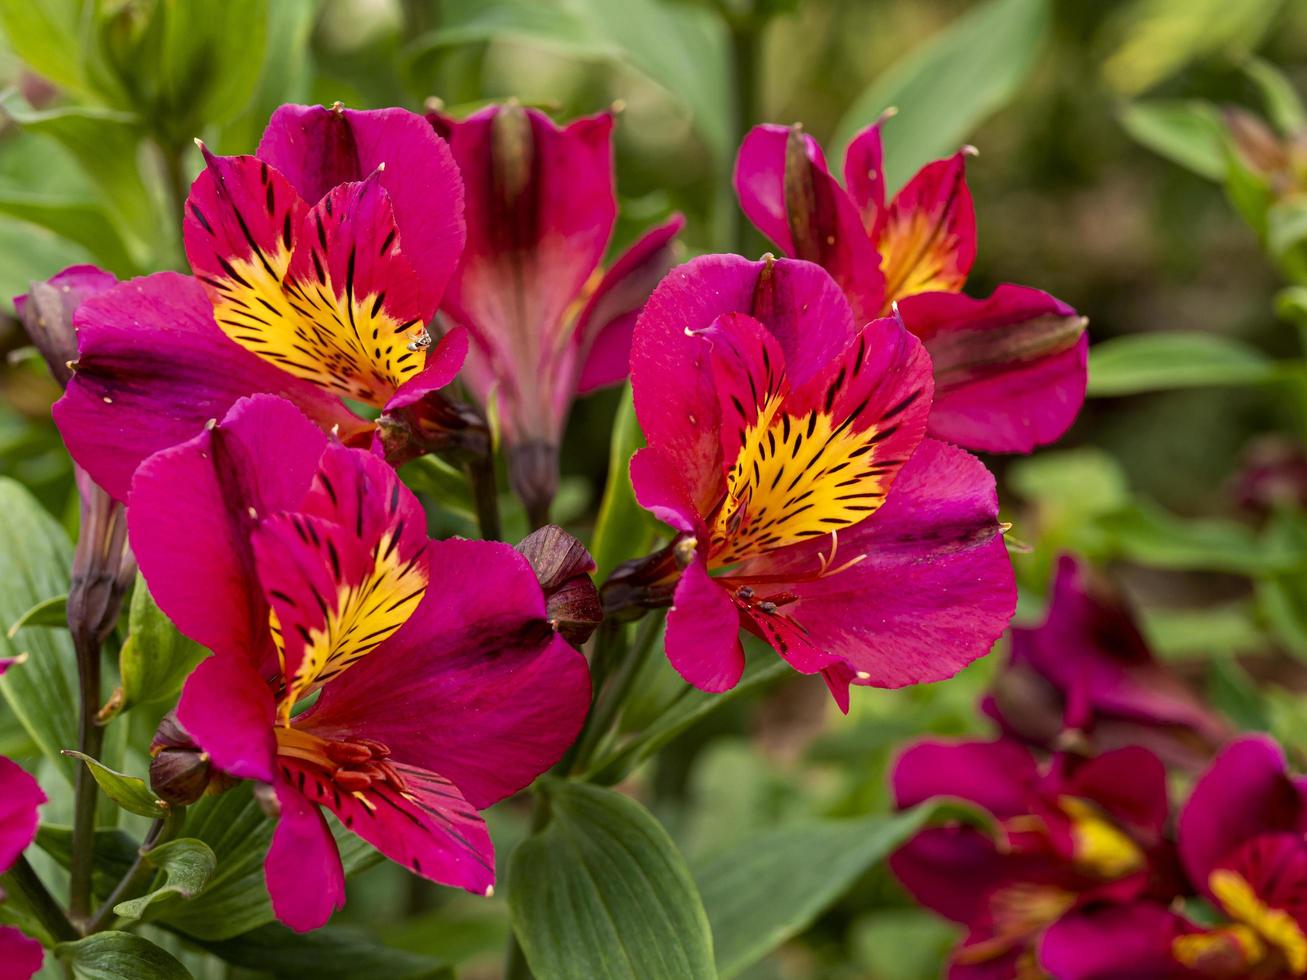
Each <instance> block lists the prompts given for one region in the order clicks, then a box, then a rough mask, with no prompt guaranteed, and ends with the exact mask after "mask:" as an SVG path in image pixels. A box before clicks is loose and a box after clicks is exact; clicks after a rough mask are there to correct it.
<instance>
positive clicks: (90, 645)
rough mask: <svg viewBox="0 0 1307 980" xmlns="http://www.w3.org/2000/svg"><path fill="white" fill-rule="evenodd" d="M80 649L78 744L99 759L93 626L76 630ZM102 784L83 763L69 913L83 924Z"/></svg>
mask: <svg viewBox="0 0 1307 980" xmlns="http://www.w3.org/2000/svg"><path fill="white" fill-rule="evenodd" d="M73 646H74V648H75V649H76V651H77V681H78V694H79V697H80V703H79V705H78V716H77V748H78V749H79V750H80V751H81V752H82V753H83V754H85V755H88V756H90V757H91V758H92V759H99V758H100V752H101V750H102V749H103V747H104V729H103V728H101V727H100V726H99V725H98V724H96V720H95V715H96V712H97V711H98V710H99V708H100V693H101V692H100V643H99V641H98V640H97V639H96V638H95V637H94V636H93V635H91V633H90V631H89V630H82V629H75V630H74V631H73ZM98 791H99V786H98V785H97V783H96V782H95V777H94V776H92V775H91V769H90V767H89V766H84V765H79V766H78V767H77V776H76V780H75V782H74V788H73V839H72V865H71V869H70V881H69V885H68V914H69V915H70V916H71V917H72V919H73V921H74V922H77V923H78V924H81V923H82V922H84V921H85V919H86V918H87V916H88V915H90V912H91V871H92V867H93V865H94V863H95V800H96V795H97V793H98Z"/></svg>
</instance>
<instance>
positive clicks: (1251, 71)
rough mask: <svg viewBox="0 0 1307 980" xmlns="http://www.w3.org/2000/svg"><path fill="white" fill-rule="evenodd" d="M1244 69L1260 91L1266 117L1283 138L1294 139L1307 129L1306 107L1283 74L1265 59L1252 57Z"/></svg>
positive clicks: (1291, 83)
mask: <svg viewBox="0 0 1307 980" xmlns="http://www.w3.org/2000/svg"><path fill="white" fill-rule="evenodd" d="M1243 69H1244V71H1245V72H1246V73H1247V75H1248V77H1249V78H1251V79H1252V80H1253V82H1254V83H1255V84H1256V85H1257V87H1258V89H1260V90H1261V93H1262V102H1263V103H1265V105H1266V114H1267V115H1268V116H1270V118H1271V122H1272V123H1273V124H1274V125H1275V128H1276V129H1278V130H1279V131H1280V133H1281V135H1283V136H1294V135H1296V134H1297V133H1298V132H1300V131H1301V130H1304V129H1307V108H1304V107H1303V104H1302V99H1301V98H1299V96H1298V92H1297V91H1296V90H1295V89H1294V87H1293V82H1291V81H1289V79H1288V77H1287V76H1286V75H1285V74H1284V72H1282V71H1280V69H1278V68H1276V67H1275V66H1274V65H1273V64H1271V63H1270V62H1269V61H1266V60H1265V59H1264V58H1249V59H1248V62H1247V63H1246V64H1245V65H1244V66H1243Z"/></svg>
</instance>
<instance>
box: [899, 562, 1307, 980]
mask: <svg viewBox="0 0 1307 980" xmlns="http://www.w3.org/2000/svg"><path fill="white" fill-rule="evenodd" d="M1085 579H1086V574H1085V570H1084V569H1082V568H1079V567H1078V566H1077V565H1076V564H1075V563H1074V562H1072V561H1071V560H1070V559H1064V560H1063V562H1062V564H1061V566H1060V569H1059V573H1058V578H1057V583H1056V586H1055V595H1054V600H1053V605H1052V608H1051V610H1050V613H1049V617H1048V621H1047V622H1046V623H1045V625H1044V626H1042V627H1041V628H1039V629H1037V630H1016V631H1014V634H1015V635H1014V642H1013V653H1012V659H1011V662H1010V664H1009V666H1008V668H1007V671H1006V672H1005V674H1004V675H1003V676H1001V677H1000V679H999V681H998V683H997V685H996V691H995V693H994V694H991V695H990V696H989V697H988V698H987V699H986V702H985V707H986V709H987V710H988V711H990V713H991V714H993V715H994V716H995V718H996V719H997V720H998V721H999V722H1000V726H1001V728H1002V729H1003V733H1004V737H1002V738H999V739H998V740H995V741H967V742H952V743H943V742H921V743H917V744H915V745H913V746H911V747H909V748H908V749H907V750H906V751H905V752H904V753H903V754H902V755H901V756H900V757H899V759H898V761H897V763H896V765H895V767H894V771H893V792H894V799H895V802H896V803H897V804H898V805H899V806H901V807H908V806H914V805H916V804H919V803H923V802H925V801H928V800H931V799H951V800H961V801H964V802H965V803H967V804H969V805H971V806H974V807H976V808H977V813H976V815H975V819H974V820H953V821H951V822H948V823H945V824H943V825H940V826H932V827H929V828H928V829H926V830H923V831H921V832H919V833H918V834H917V835H916V836H915V837H914V838H912V839H911V840H910V841H909V842H908V843H907V844H905V845H904V846H903V847H902V848H900V849H899V850H898V851H897V852H896V853H895V854H894V855H893V856H892V858H891V860H890V867H891V869H892V870H893V872H894V874H895V875H896V876H897V877H898V879H899V881H900V882H902V884H903V885H904V886H905V887H906V888H907V890H908V891H909V892H910V893H911V894H912V896H913V897H914V898H915V899H916V900H917V901H918V902H920V903H921V904H923V905H925V906H926V907H927V908H930V909H931V910H933V911H934V912H936V913H937V914H939V915H941V916H944V917H945V918H948V919H951V920H952V921H954V922H957V923H959V924H960V925H962V926H963V927H964V929H965V933H964V937H963V939H962V941H961V943H960V944H959V945H958V946H957V948H956V949H955V950H954V952H953V955H952V958H951V963H950V968H949V976H950V977H953V978H959V980H960V978H970V977H977V978H979V977H985V978H994V980H998V978H1003V977H1011V978H1022V977H1027V976H1030V977H1034V976H1044V975H1051V976H1055V977H1058V978H1059V980H1109V978H1120V977H1139V978H1144V977H1148V978H1163V980H1165V978H1191V980H1196V978H1217V977H1222V978H1224V977H1231V978H1232V977H1255V978H1259V980H1277V978H1289V977H1295V976H1301V975H1303V973H1304V972H1307V902H1305V901H1304V888H1305V887H1307V780H1305V779H1301V778H1297V777H1292V776H1290V775H1289V774H1288V773H1287V771H1286V765H1285V759H1284V756H1283V753H1282V752H1281V750H1280V748H1279V747H1278V746H1277V745H1276V744H1275V743H1274V742H1273V741H1272V740H1271V739H1270V738H1269V737H1266V736H1260V735H1255V736H1246V737H1243V738H1240V739H1237V740H1234V741H1232V742H1229V743H1228V744H1226V745H1225V747H1224V748H1222V749H1220V750H1219V753H1218V754H1217V755H1216V757H1215V759H1212V754H1213V752H1216V751H1217V749H1216V746H1217V745H1218V744H1219V742H1220V740H1221V739H1222V738H1223V737H1225V736H1228V734H1229V733H1228V729H1227V728H1226V727H1225V726H1224V723H1222V722H1221V721H1219V720H1218V719H1217V718H1216V717H1215V716H1214V715H1213V714H1212V713H1211V712H1210V711H1209V710H1208V709H1206V708H1205V707H1204V706H1203V705H1202V704H1201V702H1200V701H1199V700H1198V699H1197V698H1196V697H1195V696H1194V695H1193V694H1192V693H1191V692H1190V691H1188V689H1187V688H1185V687H1184V685H1183V684H1182V683H1181V682H1180V681H1179V680H1178V679H1177V678H1176V677H1174V676H1173V675H1171V674H1169V673H1168V672H1167V671H1166V670H1165V668H1163V667H1162V666H1161V665H1159V664H1158V663H1157V662H1156V661H1154V660H1153V659H1152V658H1151V656H1150V655H1149V653H1148V650H1147V648H1146V647H1145V646H1144V645H1143V642H1142V640H1141V639H1140V638H1139V634H1138V632H1137V630H1136V629H1135V627H1134V624H1133V623H1132V622H1131V620H1130V617H1129V615H1128V613H1127V612H1126V611H1125V609H1124V607H1122V606H1121V605H1120V604H1119V603H1118V602H1117V601H1116V600H1115V599H1114V598H1112V597H1107V596H1104V595H1102V594H1097V595H1096V594H1093V593H1091V592H1089V591H1086V587H1085ZM1014 678H1019V679H1017V680H1014ZM1014 690H1015V691H1016V692H1019V694H1014V693H1013V692H1014ZM1005 691H1006V692H1007V693H1004V692H1005ZM1055 703H1056V704H1057V705H1060V707H1061V711H1062V713H1063V717H1062V719H1061V720H1060V721H1059V720H1055V719H1054V718H1053V717H1052V715H1053V714H1054V713H1055V712H1054V711H1053V705H1054V704H1055ZM1000 704H1002V705H1003V707H1001V708H1000V707H999V705H1000ZM1018 738H1019V739H1020V740H1021V741H1018ZM1022 742H1025V743H1026V744H1022ZM1032 745H1038V746H1040V747H1043V748H1051V749H1052V750H1053V751H1052V752H1051V754H1050V755H1048V756H1047V761H1046V762H1045V763H1043V764H1042V765H1041V764H1040V763H1039V762H1038V761H1037V759H1036V757H1035V755H1034V754H1033V753H1032V749H1031V747H1030V746H1032ZM1164 758H1165V759H1166V760H1168V761H1169V762H1171V763H1172V764H1173V765H1175V766H1177V767H1179V770H1181V771H1183V770H1186V769H1187V770H1193V769H1196V768H1201V769H1202V771H1201V773H1200V774H1199V776H1198V778H1197V781H1196V782H1195V784H1194V786H1193V789H1192V791H1191V792H1190V794H1189V798H1188V800H1187V802H1186V803H1185V804H1184V806H1183V807H1182V808H1180V810H1179V812H1178V816H1176V815H1173V814H1172V813H1171V809H1170V804H1169V801H1168V772H1167V767H1166V764H1165V763H1164V762H1163V759H1164ZM1204 761H1206V765H1205V766H1204V765H1203V763H1204Z"/></svg>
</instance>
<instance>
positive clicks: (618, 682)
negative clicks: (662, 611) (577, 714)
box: [572, 615, 663, 772]
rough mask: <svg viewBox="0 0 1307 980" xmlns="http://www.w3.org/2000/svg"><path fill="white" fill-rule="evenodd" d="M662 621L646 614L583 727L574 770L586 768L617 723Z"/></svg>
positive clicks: (574, 760)
mask: <svg viewBox="0 0 1307 980" xmlns="http://www.w3.org/2000/svg"><path fill="white" fill-rule="evenodd" d="M662 624H663V617H662V616H659V615H655V616H646V617H645V619H644V621H643V622H642V623H641V624H640V630H639V632H638V633H637V634H636V637H635V643H634V644H633V645H632V646H631V649H630V650H629V651H627V652H626V655H625V656H624V657H623V658H622V662H621V663H620V664H619V665H618V669H617V673H616V674H615V675H614V676H613V678H612V680H611V681H610V682H609V683H608V684H607V685H606V686H605V688H604V690H603V691H602V692H601V693H600V695H599V698H598V699H597V701H596V703H595V706H594V708H593V709H592V710H591V712H590V716H589V717H588V718H587V719H586V725H585V728H584V729H582V731H581V737H580V738H579V739H577V750H576V754H575V757H574V759H573V760H572V771H573V772H584V771H585V767H586V765H587V764H588V763H589V762H590V758H591V756H593V755H594V752H595V749H597V748H598V747H599V745H600V743H601V742H602V741H603V737H604V736H605V735H606V734H607V733H608V730H609V729H610V728H612V727H613V723H614V722H616V720H617V717H618V715H619V714H620V713H621V710H622V707H623V706H624V705H625V704H626V699H627V698H628V697H629V696H630V693H631V688H632V686H633V685H634V684H635V679H636V677H637V676H638V675H639V673H640V668H641V667H643V666H644V662H645V660H646V659H648V656H649V651H650V650H652V649H653V645H654V640H655V638H656V637H657V636H658V630H659V629H660V628H661V626H662Z"/></svg>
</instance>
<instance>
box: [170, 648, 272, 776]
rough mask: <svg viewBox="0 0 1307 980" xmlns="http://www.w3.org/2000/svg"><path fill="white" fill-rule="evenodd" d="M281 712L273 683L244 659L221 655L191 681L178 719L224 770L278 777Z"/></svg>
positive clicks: (194, 675) (217, 655)
mask: <svg viewBox="0 0 1307 980" xmlns="http://www.w3.org/2000/svg"><path fill="white" fill-rule="evenodd" d="M274 719H275V711H274V708H273V702H272V691H271V690H270V689H269V688H268V684H267V681H266V680H265V679H264V678H263V676H262V675H260V674H259V672H258V671H257V670H255V669H254V668H253V667H252V666H251V665H250V664H249V663H248V662H247V661H246V660H245V659H244V658H242V657H237V656H231V655H230V654H223V653H217V654H215V655H214V656H212V657H209V659H207V660H205V661H204V662H203V663H201V664H200V665H199V666H198V667H196V668H195V670H194V671H193V672H192V673H191V676H190V677H188V678H187V679H186V685H185V687H183V688H182V696H181V701H180V702H179V703H178V705H177V720H178V721H179V722H181V725H182V727H183V728H185V729H186V731H187V732H188V733H189V734H190V736H191V737H192V738H193V739H195V741H196V744H198V745H199V746H200V748H202V749H203V750H204V751H205V752H207V753H208V754H209V756H210V757H211V758H212V759H213V764H214V766H216V767H217V768H218V769H221V770H222V771H223V772H226V773H230V774H231V775H233V776H239V777H240V778H241V779H257V780H259V781H260V782H265V783H270V782H272V781H273V777H274V770H273V758H274V756H275V754H276V739H275V738H274V737H273V732H272V726H273V722H274Z"/></svg>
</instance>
